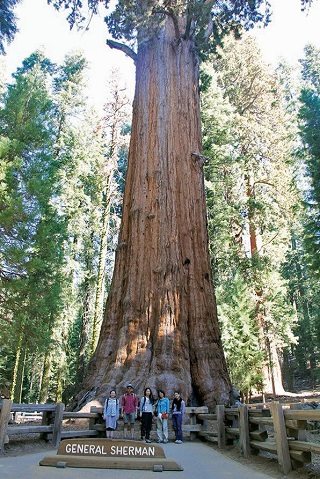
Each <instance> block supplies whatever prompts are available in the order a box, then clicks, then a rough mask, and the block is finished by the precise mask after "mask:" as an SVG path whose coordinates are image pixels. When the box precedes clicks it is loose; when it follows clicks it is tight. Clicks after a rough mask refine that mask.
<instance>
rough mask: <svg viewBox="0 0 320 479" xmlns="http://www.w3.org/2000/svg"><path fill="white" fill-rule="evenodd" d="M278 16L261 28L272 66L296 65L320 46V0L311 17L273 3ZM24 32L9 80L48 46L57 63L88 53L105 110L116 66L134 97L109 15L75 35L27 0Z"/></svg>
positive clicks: (96, 95) (14, 46) (95, 93)
mask: <svg viewBox="0 0 320 479" xmlns="http://www.w3.org/2000/svg"><path fill="white" fill-rule="evenodd" d="M271 5H272V10H273V17H272V21H271V23H270V24H269V26H268V27H267V28H255V29H254V30H253V31H252V32H251V33H253V34H254V36H255V37H256V38H257V41H258V44H259V46H260V48H261V50H262V54H263V57H264V59H265V61H266V62H267V63H270V64H271V65H275V64H276V63H277V62H278V60H279V59H280V58H281V59H286V60H287V61H288V62H289V63H291V64H295V63H297V61H298V59H299V58H301V57H302V55H303V48H304V46H305V45H306V44H307V43H312V44H314V45H316V46H317V47H319V48H320V27H319V25H320V0H314V4H313V5H312V7H311V8H310V10H309V13H308V14H306V13H305V12H301V11H300V0H271ZM15 12H16V15H17V17H18V22H17V25H18V28H19V33H18V34H17V35H16V37H15V40H14V41H13V42H12V43H11V45H9V46H8V47H7V55H6V57H5V64H6V71H7V78H8V79H9V78H10V75H11V73H12V72H14V71H15V70H16V68H17V67H18V66H20V65H21V63H22V60H23V59H24V58H26V57H27V56H29V55H30V54H31V53H32V52H33V51H35V50H36V49H39V48H42V49H43V50H44V52H45V54H46V55H47V56H48V57H49V58H50V59H51V60H52V61H54V62H57V63H62V61H63V58H64V56H65V55H66V54H67V53H70V52H72V51H75V50H82V51H83V52H84V54H85V56H86V58H87V59H88V61H89V65H90V73H89V89H88V96H89V97H90V98H91V101H92V102H93V104H95V105H96V106H97V108H101V105H102V104H103V102H104V100H105V98H106V93H107V91H108V80H109V79H110V74H111V71H112V70H113V69H114V68H117V69H118V70H119V76H120V78H121V86H123V87H124V86H126V87H127V88H128V90H129V95H132V94H133V89H134V65H133V62H132V60H131V59H129V58H128V57H126V56H125V55H124V54H123V53H122V52H119V51H115V50H111V49H110V48H109V47H107V46H106V43H105V41H106V38H107V32H106V26H105V24H104V22H103V14H102V13H101V14H100V16H96V17H94V18H93V20H92V22H91V24H90V28H89V31H85V32H79V31H77V30H75V29H74V30H72V31H70V29H69V26H68V23H67V21H66V19H65V15H64V12H63V11H61V12H57V11H55V10H54V8H53V7H52V6H49V5H47V1H46V0H23V1H22V3H21V5H19V6H18V8H16V10H15Z"/></svg>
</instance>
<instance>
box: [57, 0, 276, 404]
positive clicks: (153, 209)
mask: <svg viewBox="0 0 320 479" xmlns="http://www.w3.org/2000/svg"><path fill="white" fill-rule="evenodd" d="M49 3H52V4H53V5H54V6H55V7H56V8H58V9H59V8H61V7H62V6H63V7H65V8H66V9H67V11H68V14H69V15H68V19H69V21H70V23H71V25H73V24H75V23H78V22H81V21H82V20H83V17H84V12H83V10H82V8H81V6H82V4H83V2H81V1H75V2H72V5H71V4H70V2H69V1H67V0H49ZM102 3H103V4H104V5H105V6H108V4H109V1H108V0H105V1H104V2H102ZM98 4H99V1H98V0H90V1H88V7H89V9H91V10H92V11H93V12H96V10H97V7H98ZM268 19H269V12H268V2H267V1H266V0H235V1H214V0H212V1H209V0H202V1H195V0H189V1H177V0H166V1H153V0H140V1H136V2H132V1H125V0H119V1H118V2H117V4H116V6H115V9H114V10H113V12H112V13H110V14H109V15H107V17H106V23H107V25H108V29H109V32H110V33H111V34H112V36H113V38H114V40H108V41H107V43H108V45H109V46H110V47H111V48H116V49H118V50H122V51H123V52H124V53H126V54H127V55H129V56H130V57H131V58H132V59H133V60H134V62H135V64H136V90H135V98H134V104H133V119H132V136H131V143H130V150H129V159H128V172H127V177H126V189H125V195H124V203H123V218H122V226H121V231H120V237H119V244H118V249H117V254H116V261H115V269H114V275H113V281H112V286H111V291H110V294H109V297H108V302H107V306H106V310H105V316H104V321H103V325H102V328H101V334H100V339H99V342H98V346H97V349H96V352H95V354H94V357H93V359H92V361H91V363H90V365H89V369H88V373H87V375H86V377H85V379H84V383H83V392H82V394H81V397H83V394H84V393H86V392H88V393H86V394H84V396H85V400H86V401H88V400H90V399H93V398H94V397H96V398H99V397H101V396H102V395H103V394H104V393H105V391H106V389H107V388H110V387H115V386H117V387H119V386H123V385H124V384H125V383H126V382H127V381H132V382H134V384H135V385H136V386H137V388H139V389H142V387H143V386H145V385H149V386H151V387H153V388H156V387H162V388H165V389H166V390H167V391H168V392H169V393H170V392H172V390H173V389H174V388H178V389H180V390H181V391H182V393H183V395H184V397H185V398H189V399H191V400H194V402H197V401H198V402H205V403H206V404H208V405H211V406H213V405H214V404H215V403H217V402H226V401H228V399H229V391H230V382H229V378H228V373H227V369H226V364H225V360H224V355H223V351H222V346H221V340H220V332H219V328H218V323H217V315H216V304H215V297H214V289H213V284H212V280H211V271H210V261H209V255H208V246H207V225H206V211H205V195H204V187H203V157H202V155H201V128H200V109H199V89H198V74H199V58H202V57H203V55H204V54H205V53H206V52H208V51H209V50H210V49H212V48H214V47H215V46H216V45H217V43H218V42H220V41H221V39H222V37H223V35H224V34H225V33H227V32H228V31H230V30H233V31H235V32H237V33H240V32H241V29H243V28H245V29H248V28H250V27H252V26H253V25H254V24H255V23H256V22H261V21H268ZM89 391H90V393H89ZM81 397H80V396H79V401H80V402H81Z"/></svg>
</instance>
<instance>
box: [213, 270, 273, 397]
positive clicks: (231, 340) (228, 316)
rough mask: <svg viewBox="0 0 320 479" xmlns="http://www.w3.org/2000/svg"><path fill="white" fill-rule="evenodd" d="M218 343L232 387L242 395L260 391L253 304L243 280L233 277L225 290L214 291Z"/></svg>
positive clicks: (260, 358)
mask: <svg viewBox="0 0 320 479" xmlns="http://www.w3.org/2000/svg"><path fill="white" fill-rule="evenodd" d="M217 302H218V314H219V320H220V323H221V327H222V341H223V345H224V351H225V355H226V360H227V364H228V369H229V371H230V377H231V381H232V383H233V384H236V385H237V388H239V389H240V390H241V391H242V392H243V394H244V395H246V396H249V394H250V393H251V391H252V389H253V388H255V389H258V390H260V391H261V390H262V389H263V387H262V383H263V377H262V367H263V362H264V353H263V351H262V350H261V348H260V344H259V340H258V337H259V331H258V327H257V324H256V321H255V301H254V297H253V296H251V295H250V291H249V290H248V286H247V284H246V282H245V281H244V279H243V278H242V277H241V276H240V275H238V274H236V275H235V276H234V277H233V280H232V282H230V283H229V287H228V288H226V287H225V286H224V285H221V286H220V287H219V288H218V289H217Z"/></svg>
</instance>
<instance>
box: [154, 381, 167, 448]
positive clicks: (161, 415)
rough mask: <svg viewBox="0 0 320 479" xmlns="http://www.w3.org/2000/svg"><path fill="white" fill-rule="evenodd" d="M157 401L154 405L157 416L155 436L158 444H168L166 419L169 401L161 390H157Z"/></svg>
mask: <svg viewBox="0 0 320 479" xmlns="http://www.w3.org/2000/svg"><path fill="white" fill-rule="evenodd" d="M158 398H159V399H158V401H157V403H156V414H157V435H158V442H160V443H161V442H164V443H167V442H168V417H169V410H170V403H169V399H168V398H166V394H165V392H164V391H163V390H162V389H159V390H158Z"/></svg>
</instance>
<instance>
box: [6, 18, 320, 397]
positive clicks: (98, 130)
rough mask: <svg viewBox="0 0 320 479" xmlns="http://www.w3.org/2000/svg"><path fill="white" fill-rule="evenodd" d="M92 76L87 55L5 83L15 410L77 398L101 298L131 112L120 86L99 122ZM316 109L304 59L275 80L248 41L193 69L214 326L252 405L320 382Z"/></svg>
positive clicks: (318, 89)
mask: <svg viewBox="0 0 320 479" xmlns="http://www.w3.org/2000/svg"><path fill="white" fill-rule="evenodd" d="M310 14H312V11H311V13H310ZM4 62H5V59H4ZM87 68H88V65H87V61H86V59H85V57H84V56H83V54H81V53H71V54H69V55H67V56H66V57H65V59H64V60H63V61H62V62H61V63H59V64H57V63H54V62H53V61H52V60H51V59H50V58H47V57H46V55H45V54H44V53H43V52H42V51H35V52H34V53H33V54H31V55H30V56H29V57H27V58H25V60H24V61H23V64H22V66H21V67H19V68H18V69H17V70H16V72H15V73H14V74H13V77H12V81H11V82H10V83H9V84H8V83H7V82H6V79H5V77H4V75H2V77H1V78H0V89H1V110H0V162H1V163H0V181H1V183H0V232H1V238H0V279H1V291H0V387H1V390H2V391H3V394H4V395H5V394H8V392H9V393H10V394H11V396H12V398H13V399H14V401H15V402H21V401H26V402H34V401H40V402H44V401H47V400H48V399H49V398H50V399H52V400H56V401H60V400H63V401H64V402H68V401H69V400H70V399H71V398H72V396H73V395H74V394H75V392H76V385H77V384H79V382H80V381H81V379H82V377H83V374H84V371H85V368H86V365H87V364H88V361H89V359H90V357H91V356H92V354H93V352H94V350H95V346H96V342H97V338H98V335H99V328H100V324H101V321H102V314H103V305H104V303H105V301H106V298H107V295H108V289H109V286H110V280H111V276H112V268H113V260H114V251H115V249H116V247H117V235H118V230H119V224H120V219H121V202H122V194H123V188H124V178H125V171H126V157H127V149H128V142H129V138H130V101H129V99H128V94H127V93H126V91H125V90H124V89H123V88H122V87H120V86H119V85H120V82H119V79H118V78H117V76H116V74H114V78H113V79H112V80H110V82H109V85H108V99H107V101H106V102H105V106H104V109H103V113H102V114H101V112H99V111H98V112H96V111H94V109H93V108H92V106H91V105H90V103H89V102H88V100H87V97H86V92H87V85H86V74H87ZM319 95H320V50H319V48H317V47H315V46H313V45H307V46H306V47H305V50H304V53H303V56H302V57H301V59H300V61H299V63H298V64H297V65H295V66H291V65H289V64H286V63H285V62H284V61H283V62H280V63H279V64H278V65H276V67H275V68H272V67H270V66H268V65H267V64H266V63H265V61H264V60H263V57H262V54H261V51H260V50H259V48H258V45H257V43H256V40H255V39H254V38H253V37H250V36H249V35H244V36H243V38H242V39H241V40H236V39H234V38H233V37H229V38H227V39H226V40H225V42H224V44H223V46H222V47H221V48H219V49H218V51H217V53H216V54H212V57H210V58H209V59H208V60H207V61H206V63H205V64H203V68H202V75H201V98H202V121H203V138H204V146H205V152H204V155H205V156H206V164H205V175H206V192H207V208H208V225H209V242H210V252H211V261H212V268H213V277H214V283H215V286H216V295H217V303H218V311H219V321H220V327H221V330H222V338H223V344H224V350H225V354H226V359H227V363H228V368H229V373H230V376H231V379H232V382H233V384H235V385H236V386H237V387H238V388H239V389H241V390H242V391H243V393H244V394H245V395H247V396H248V395H250V394H251V392H253V391H263V390H272V391H273V393H278V394H281V393H282V392H283V391H284V389H283V386H284V387H285V389H288V390H289V391H296V390H299V389H301V388H315V387H316V386H317V384H318V383H319V379H320V378H319V373H318V369H317V366H318V364H319V339H320V324H319V317H318V316H319V313H318V311H319V301H320V291H319V288H320V286H319V255H318V253H319V226H320V225H319V220H320V218H319V200H320V197H319V195H320V191H319V188H320V186H319V148H320V134H319V119H320V97H319ZM261 335H263V338H264V341H263V344H264V347H263V348H261V344H262V343H261ZM266 367H268V369H269V370H271V372H272V374H271V376H270V384H269V385H266V384H263V377H265V376H264V374H263V371H264V368H266Z"/></svg>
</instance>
